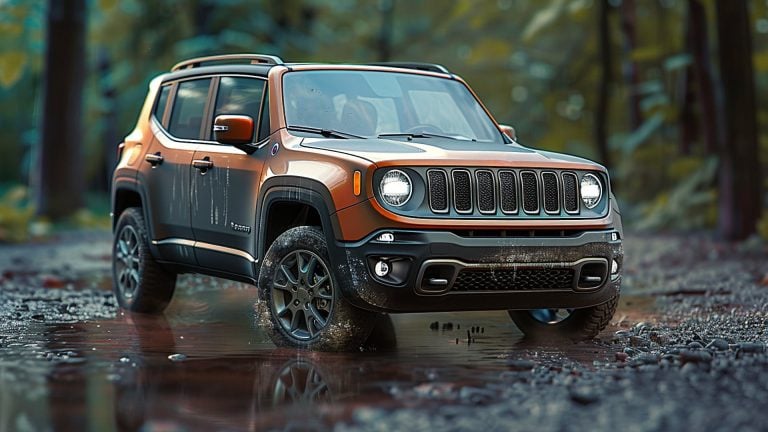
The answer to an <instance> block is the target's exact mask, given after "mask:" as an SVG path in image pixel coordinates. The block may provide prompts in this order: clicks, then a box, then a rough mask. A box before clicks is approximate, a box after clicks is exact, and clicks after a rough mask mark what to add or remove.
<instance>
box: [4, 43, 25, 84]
mask: <svg viewBox="0 0 768 432" xmlns="http://www.w3.org/2000/svg"><path fill="white" fill-rule="evenodd" d="M26 64H27V54H26V53H24V52H22V51H8V52H4V53H0V86H3V87H10V86H12V85H14V84H15V83H16V81H18V80H19V78H21V72H22V71H24V66H25V65H26Z"/></svg>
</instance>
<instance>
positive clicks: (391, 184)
mask: <svg viewBox="0 0 768 432" xmlns="http://www.w3.org/2000/svg"><path fill="white" fill-rule="evenodd" d="M412 190H413V188H412V186H411V178H410V177H408V174H406V173H404V172H402V171H400V170H396V169H393V170H391V171H388V172H387V173H386V174H384V177H382V179H381V183H379V192H380V193H381V198H383V199H384V201H385V202H386V203H387V204H389V205H391V206H393V207H400V206H402V205H403V204H405V203H407V202H408V200H409V199H411V192H412Z"/></svg>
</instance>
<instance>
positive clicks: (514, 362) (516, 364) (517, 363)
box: [507, 359, 536, 372]
mask: <svg viewBox="0 0 768 432" xmlns="http://www.w3.org/2000/svg"><path fill="white" fill-rule="evenodd" d="M507 367H508V368H509V370H513V371H518V372H523V371H529V370H532V369H533V368H534V367H536V363H534V362H533V361H531V360H526V359H510V360H508V361H507Z"/></svg>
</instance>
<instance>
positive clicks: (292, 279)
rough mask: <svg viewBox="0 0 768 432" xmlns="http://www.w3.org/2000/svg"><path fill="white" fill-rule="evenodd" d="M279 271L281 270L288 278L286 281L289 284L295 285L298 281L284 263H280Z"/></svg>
mask: <svg viewBox="0 0 768 432" xmlns="http://www.w3.org/2000/svg"><path fill="white" fill-rule="evenodd" d="M280 271H281V272H283V275H284V276H285V278H286V279H287V280H288V283H289V284H291V285H296V284H297V283H299V281H298V280H296V278H295V277H294V276H293V275H292V274H291V271H290V270H288V267H286V266H285V264H281V265H280Z"/></svg>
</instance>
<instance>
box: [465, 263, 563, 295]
mask: <svg viewBox="0 0 768 432" xmlns="http://www.w3.org/2000/svg"><path fill="white" fill-rule="evenodd" d="M574 275H575V272H574V270H573V269H570V268H559V269H557V268H532V269H517V270H515V269H503V270H487V269H483V270H476V269H463V270H461V271H460V272H459V274H458V276H457V277H456V281H455V282H454V284H453V287H452V288H451V291H454V292H455V291H462V292H468V291H544V290H559V291H566V290H571V289H573V278H574Z"/></svg>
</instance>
